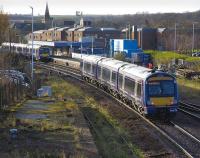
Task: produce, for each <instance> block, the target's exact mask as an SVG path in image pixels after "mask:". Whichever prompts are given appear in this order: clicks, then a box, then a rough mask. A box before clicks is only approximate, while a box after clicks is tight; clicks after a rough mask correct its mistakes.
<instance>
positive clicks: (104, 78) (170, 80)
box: [81, 55, 178, 118]
mask: <svg viewBox="0 0 200 158" xmlns="http://www.w3.org/2000/svg"><path fill="white" fill-rule="evenodd" d="M81 72H82V76H83V78H84V79H85V80H87V81H88V82H92V83H93V84H97V85H98V86H100V87H102V88H103V89H104V90H106V91H108V92H110V93H111V94H112V95H114V96H116V97H118V98H120V99H122V100H123V101H124V102H126V103H127V104H128V105H130V106H131V107H134V108H135V109H137V110H138V111H139V112H140V113H141V114H143V115H145V116H156V115H161V116H165V117H166V116H167V117H168V118H170V117H172V116H174V115H175V114H176V112H177V108H178V90H177V82H176V79H175V78H174V77H173V76H172V75H170V74H168V73H165V72H162V71H159V70H155V71H154V70H151V69H148V68H145V67H141V66H138V65H134V64H130V63H126V62H122V61H119V60H115V59H112V58H106V57H100V56H93V55H84V56H82V61H81Z"/></svg>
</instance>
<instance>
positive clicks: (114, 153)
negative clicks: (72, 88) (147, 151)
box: [85, 97, 144, 158]
mask: <svg viewBox="0 0 200 158" xmlns="http://www.w3.org/2000/svg"><path fill="white" fill-rule="evenodd" d="M85 102H86V105H88V106H90V107H91V108H93V109H96V110H97V111H98V112H99V113H96V116H95V121H96V122H97V124H99V125H100V126H101V125H102V126H101V127H100V128H99V129H101V131H102V132H101V135H102V134H103V133H104V132H105V133H104V137H110V138H112V136H113V134H114V133H115V132H116V133H117V135H118V136H122V137H125V138H130V136H129V134H128V132H127V131H126V130H125V129H124V128H123V127H121V125H120V124H119V122H118V121H117V120H116V119H114V118H113V117H112V116H111V115H110V113H109V112H108V110H107V109H105V108H104V107H102V106H101V105H99V104H98V103H97V102H96V101H95V100H94V98H91V97H86V98H85ZM102 118H105V119H106V120H107V121H108V122H109V123H110V124H111V125H112V126H113V127H114V129H115V130H116V131H113V130H111V129H112V128H107V127H106V126H105V123H102ZM101 135H100V136H99V137H97V138H96V139H97V144H99V146H100V148H101V149H102V150H103V151H104V152H105V153H104V154H105V155H106V157H116V158H118V157H119V158H121V157H123V158H126V157H129V156H128V155H127V153H126V152H124V151H123V150H122V147H120V148H119V146H120V145H119V142H116V141H117V140H112V139H109V141H108V142H109V143H108V142H105V141H106V140H105V138H104V137H102V136H101ZM127 141H128V148H130V149H131V150H132V152H133V153H134V154H135V155H136V156H137V157H141V158H142V157H144V155H143V153H142V151H141V150H140V149H139V148H138V147H136V146H135V145H134V144H132V143H131V142H130V141H129V140H127ZM125 146H127V145H125ZM113 147H114V148H113Z"/></svg>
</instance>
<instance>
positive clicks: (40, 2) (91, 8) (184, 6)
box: [0, 0, 200, 15]
mask: <svg viewBox="0 0 200 158" xmlns="http://www.w3.org/2000/svg"><path fill="white" fill-rule="evenodd" d="M46 2H48V4H49V11H50V14H51V15H52V14H53V15H60V14H62V15H67V14H71V15H73V14H75V12H76V11H83V14H134V13H137V12H140V13H141V12H149V13H157V12H162V13H163V12H188V11H189V12H190V11H197V10H199V9H200V0H48V1H47V0H0V8H3V10H4V11H5V12H7V13H12V14H13V13H17V14H29V13H30V12H31V10H30V8H29V6H30V5H31V6H33V7H34V15H38V14H40V15H44V12H45V5H46Z"/></svg>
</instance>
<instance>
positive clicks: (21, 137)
mask: <svg viewBox="0 0 200 158" xmlns="http://www.w3.org/2000/svg"><path fill="white" fill-rule="evenodd" d="M12 128H15V129H17V130H18V132H17V135H16V136H15V135H11V134H10V132H9V130H10V129H12ZM0 132H1V135H0V158H1V157H2V158H11V157H12V158H13V157H15V158H18V157H19V158H21V157H28V158H29V157H34V158H35V157H59V158H60V157H61V158H62V157H66V158H67V157H70V158H71V157H91V158H95V157H98V151H97V149H96V146H95V144H94V141H93V138H92V135H91V133H90V130H89V128H88V126H87V123H86V122H85V119H84V117H83V115H81V112H80V110H79V108H78V105H77V104H76V103H75V102H74V100H69V101H68V100H67V101H54V100H51V98H45V99H40V100H28V101H27V102H26V103H25V104H24V105H22V106H21V107H20V108H18V109H17V110H16V111H15V112H9V113H7V116H5V117H4V119H3V117H2V120H1V125H0ZM14 137H15V138H14Z"/></svg>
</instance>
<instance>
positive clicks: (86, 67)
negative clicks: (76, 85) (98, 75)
mask: <svg viewBox="0 0 200 158" xmlns="http://www.w3.org/2000/svg"><path fill="white" fill-rule="evenodd" d="M84 70H85V72H88V73H90V71H91V64H90V63H84Z"/></svg>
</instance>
